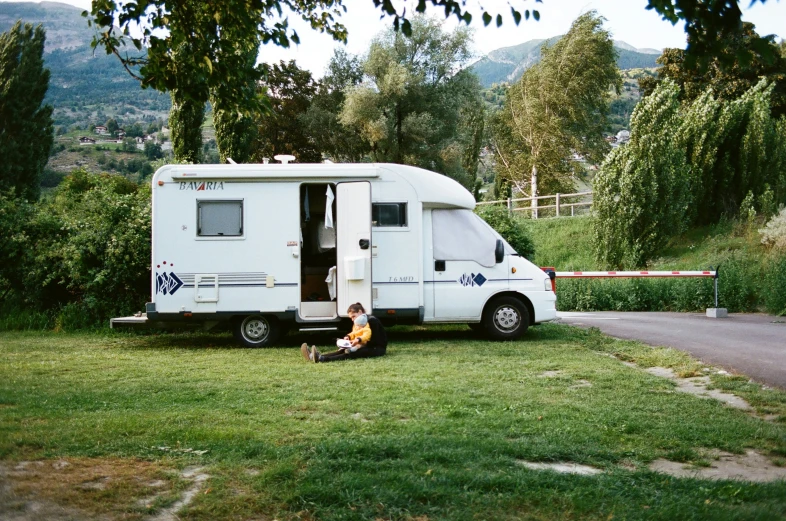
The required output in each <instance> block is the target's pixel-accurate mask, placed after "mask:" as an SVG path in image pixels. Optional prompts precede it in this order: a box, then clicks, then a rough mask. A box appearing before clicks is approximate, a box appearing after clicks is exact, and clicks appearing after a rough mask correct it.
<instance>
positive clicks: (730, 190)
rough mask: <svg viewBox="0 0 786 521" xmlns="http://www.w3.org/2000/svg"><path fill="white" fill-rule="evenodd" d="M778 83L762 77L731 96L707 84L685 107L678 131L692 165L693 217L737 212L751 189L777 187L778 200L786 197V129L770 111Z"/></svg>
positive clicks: (756, 193)
mask: <svg viewBox="0 0 786 521" xmlns="http://www.w3.org/2000/svg"><path fill="white" fill-rule="evenodd" d="M774 89H775V86H774V85H773V84H769V83H768V82H767V80H765V79H762V80H761V81H760V82H759V83H758V84H756V85H754V86H753V87H752V88H750V89H749V90H748V91H747V92H745V93H743V94H742V95H741V96H740V97H739V98H738V99H735V100H732V101H726V100H723V99H721V98H720V97H716V96H715V94H714V90H712V89H708V90H706V91H705V92H704V93H703V94H701V95H700V96H699V97H697V98H696V99H695V100H694V101H693V102H692V103H690V104H689V105H688V106H687V107H685V108H684V109H683V115H682V118H681V126H680V128H679V130H678V131H679V133H680V134H681V137H682V142H683V143H684V150H685V154H686V161H687V163H688V164H690V165H691V190H690V191H691V194H692V200H693V204H691V205H690V211H689V214H688V218H689V220H690V222H691V223H695V224H710V223H714V222H717V221H718V220H719V219H720V218H721V216H723V215H728V216H731V215H734V214H736V213H737V210H738V209H739V208H740V205H741V203H742V201H743V198H744V197H745V196H746V195H747V194H748V193H751V197H755V198H760V197H761V196H763V195H764V194H765V192H767V191H768V189H770V190H771V189H772V188H774V192H773V193H772V195H771V196H772V197H773V198H774V199H775V201H778V202H786V176H784V172H786V134H784V133H783V132H782V130H781V129H780V127H779V125H778V121H777V120H775V119H774V118H773V117H772V114H771V105H770V103H771V96H772V94H773V92H774ZM781 120H783V118H781ZM760 209H761V208H760Z"/></svg>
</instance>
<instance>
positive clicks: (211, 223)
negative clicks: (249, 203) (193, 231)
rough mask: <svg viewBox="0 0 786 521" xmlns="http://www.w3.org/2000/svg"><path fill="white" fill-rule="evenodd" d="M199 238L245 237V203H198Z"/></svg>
mask: <svg viewBox="0 0 786 521" xmlns="http://www.w3.org/2000/svg"><path fill="white" fill-rule="evenodd" d="M197 235H198V236H199V237H240V236H242V235H243V201H242V200H240V201H197Z"/></svg>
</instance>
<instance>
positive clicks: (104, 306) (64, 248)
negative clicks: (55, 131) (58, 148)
mask: <svg viewBox="0 0 786 521" xmlns="http://www.w3.org/2000/svg"><path fill="white" fill-rule="evenodd" d="M0 231H2V232H3V236H4V237H8V238H9V239H10V240H6V241H3V243H2V245H1V246H0V283H2V284H3V286H4V287H5V288H7V289H6V292H11V293H12V297H13V299H16V300H15V301H16V302H17V303H18V306H20V307H21V308H23V309H25V310H29V311H31V312H35V313H46V314H52V316H54V317H55V327H56V328H58V329H78V328H83V327H85V326H88V325H90V324H97V323H101V322H103V321H104V320H105V319H106V318H108V317H110V316H112V315H116V314H128V313H132V312H134V311H137V310H139V309H141V307H142V306H143V305H144V303H145V302H146V300H147V299H148V298H149V295H150V264H149V260H150V189H149V187H148V186H146V185H145V186H138V185H135V184H133V183H131V182H129V181H127V180H126V179H124V178H123V177H120V176H111V175H107V174H103V175H93V174H90V173H87V172H85V171H75V172H73V173H72V174H71V175H70V176H68V177H67V178H66V179H65V180H64V181H63V182H62V183H61V184H60V186H58V187H57V188H56V189H55V190H54V191H53V193H52V195H51V196H50V197H47V198H45V199H43V200H42V201H41V202H39V203H38V204H36V205H31V204H28V203H25V202H23V201H19V200H15V199H12V198H9V197H7V196H4V197H0ZM0 288H2V286H0ZM0 291H2V289H0ZM39 319H40V317H39ZM38 321H39V322H40V320H38ZM22 322H24V320H23V321H22ZM1 325H2V323H0V326H1ZM7 327H8V328H14V329H17V328H19V326H17V325H14V324H13V323H10V322H9V323H8V324H7Z"/></svg>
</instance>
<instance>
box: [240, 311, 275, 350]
mask: <svg viewBox="0 0 786 521" xmlns="http://www.w3.org/2000/svg"><path fill="white" fill-rule="evenodd" d="M232 329H233V331H234V333H235V338H236V339H237V340H238V341H239V342H240V343H241V344H243V345H244V346H247V347H265V346H268V345H270V344H272V343H273V342H275V341H276V339H277V338H278V333H279V327H278V321H277V320H276V319H275V318H273V317H267V316H265V315H248V316H245V317H238V318H237V319H235V323H234V327H233V328H232Z"/></svg>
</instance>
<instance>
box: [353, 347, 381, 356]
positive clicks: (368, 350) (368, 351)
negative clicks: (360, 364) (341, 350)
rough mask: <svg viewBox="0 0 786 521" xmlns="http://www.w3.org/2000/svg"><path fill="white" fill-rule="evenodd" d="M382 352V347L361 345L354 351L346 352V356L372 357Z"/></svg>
mask: <svg viewBox="0 0 786 521" xmlns="http://www.w3.org/2000/svg"><path fill="white" fill-rule="evenodd" d="M384 354H385V350H384V349H379V348H376V347H361V348H360V349H358V350H357V351H355V352H354V353H348V357H347V358H373V357H375V356H382V355H384Z"/></svg>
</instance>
